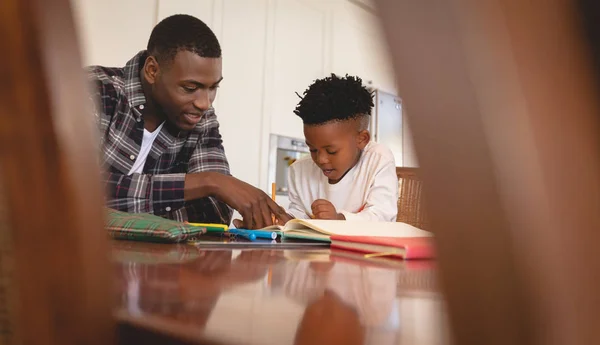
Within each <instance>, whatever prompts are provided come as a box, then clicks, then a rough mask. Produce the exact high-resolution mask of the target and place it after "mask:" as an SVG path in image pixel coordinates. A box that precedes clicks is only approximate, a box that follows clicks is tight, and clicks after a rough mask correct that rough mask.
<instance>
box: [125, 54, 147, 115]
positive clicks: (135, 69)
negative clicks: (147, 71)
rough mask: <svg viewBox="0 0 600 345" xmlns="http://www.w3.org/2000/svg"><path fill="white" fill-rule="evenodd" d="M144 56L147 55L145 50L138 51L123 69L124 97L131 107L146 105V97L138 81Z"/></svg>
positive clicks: (139, 80)
mask: <svg viewBox="0 0 600 345" xmlns="http://www.w3.org/2000/svg"><path fill="white" fill-rule="evenodd" d="M146 56H148V54H147V52H146V51H145V50H142V51H140V52H139V53H137V54H136V55H135V56H134V57H133V58H132V59H131V60H129V61H127V64H125V67H124V68H123V77H124V79H125V80H124V84H125V85H124V91H125V96H126V97H127V99H128V100H129V104H130V106H131V107H137V106H139V105H141V104H145V103H146V96H144V90H143V89H142V82H141V79H140V70H141V68H142V65H143V64H144V62H145V61H146Z"/></svg>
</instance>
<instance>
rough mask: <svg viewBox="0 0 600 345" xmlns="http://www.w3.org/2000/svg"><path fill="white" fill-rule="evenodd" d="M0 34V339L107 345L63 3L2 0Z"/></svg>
mask: <svg viewBox="0 0 600 345" xmlns="http://www.w3.org/2000/svg"><path fill="white" fill-rule="evenodd" d="M0 36H1V37H2V42H3V45H2V48H3V53H2V57H1V58H0V59H1V63H0V75H1V76H2V86H0V89H1V90H0V191H1V192H0V344H3V345H4V344H8V345H17V344H18V345H21V344H23V345H28V344H39V345H46V344H48V345H49V344H61V345H75V344H88V345H95V344H97V345H106V344H111V343H113V340H114V336H113V328H112V316H111V306H112V303H111V302H112V299H111V287H112V284H111V280H110V279H109V277H110V275H109V262H108V248H107V238H106V233H105V231H104V229H103V220H102V217H103V213H102V212H103V209H102V194H101V191H100V189H101V188H100V175H99V169H98V165H97V162H96V157H97V154H96V153H95V150H94V148H93V146H94V143H93V140H94V138H95V135H94V134H95V132H94V131H93V124H92V117H91V116H90V115H91V114H90V113H88V112H89V111H90V110H91V109H89V106H88V105H87V102H86V100H87V99H88V98H87V95H86V92H85V90H86V88H85V84H84V77H83V75H82V73H81V69H80V66H81V61H80V60H79V49H78V47H77V40H76V35H75V29H74V24H73V18H72V15H71V11H70V2H69V0H51V1H49V0H3V1H2V2H0Z"/></svg>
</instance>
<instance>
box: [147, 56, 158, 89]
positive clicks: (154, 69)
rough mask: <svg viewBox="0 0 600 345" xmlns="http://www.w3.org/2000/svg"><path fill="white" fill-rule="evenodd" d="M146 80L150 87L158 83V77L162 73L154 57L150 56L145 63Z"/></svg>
mask: <svg viewBox="0 0 600 345" xmlns="http://www.w3.org/2000/svg"><path fill="white" fill-rule="evenodd" d="M143 71H144V78H145V79H146V81H147V82H148V83H149V84H150V85H154V83H156V77H157V76H158V74H159V73H160V66H158V61H156V58H155V57H154V56H148V57H147V58H146V61H145V62H144V68H143Z"/></svg>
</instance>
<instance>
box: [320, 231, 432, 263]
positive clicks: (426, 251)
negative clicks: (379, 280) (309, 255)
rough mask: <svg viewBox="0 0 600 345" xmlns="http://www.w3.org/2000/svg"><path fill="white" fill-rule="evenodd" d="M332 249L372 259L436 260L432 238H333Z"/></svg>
mask: <svg viewBox="0 0 600 345" xmlns="http://www.w3.org/2000/svg"><path fill="white" fill-rule="evenodd" d="M331 247H332V248H337V249H344V250H351V251H356V252H361V253H367V254H373V255H372V257H376V256H380V255H383V256H387V257H396V258H402V259H433V258H435V253H434V250H433V241H432V238H431V237H373V236H331ZM369 256H371V255H367V257H369Z"/></svg>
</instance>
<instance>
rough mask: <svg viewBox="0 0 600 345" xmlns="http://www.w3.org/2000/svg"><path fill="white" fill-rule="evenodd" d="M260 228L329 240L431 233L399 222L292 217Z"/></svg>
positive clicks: (429, 234) (293, 235) (427, 235)
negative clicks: (333, 237)
mask: <svg viewBox="0 0 600 345" xmlns="http://www.w3.org/2000/svg"><path fill="white" fill-rule="evenodd" d="M262 230H278V231H280V232H281V233H282V237H283V238H299V239H309V240H317V241H327V242H330V239H329V238H330V237H331V236H336V235H337V236H374V237H431V236H433V235H432V233H430V232H429V231H425V230H421V229H419V228H416V227H414V226H412V225H409V224H406V223H400V222H364V221H346V220H323V219H292V220H290V221H289V222H287V223H286V224H285V225H284V226H281V225H273V226H269V227H266V228H264V229H262Z"/></svg>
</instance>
